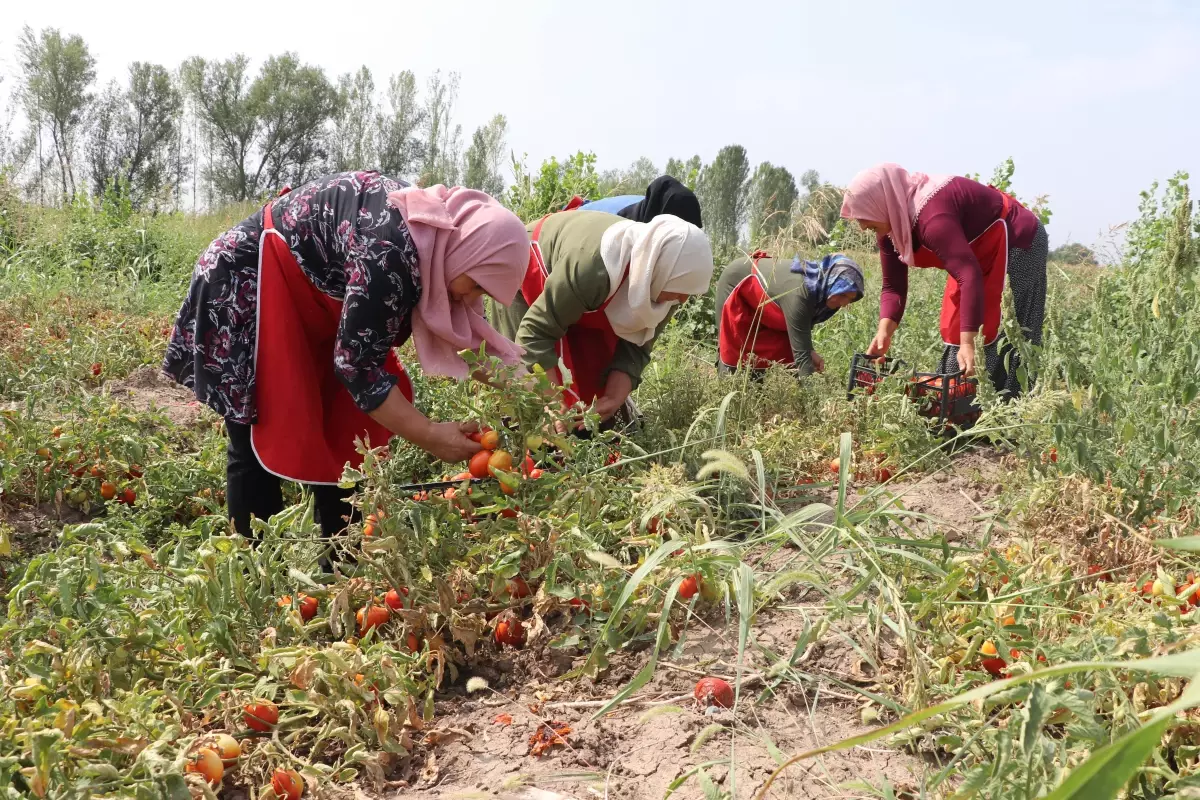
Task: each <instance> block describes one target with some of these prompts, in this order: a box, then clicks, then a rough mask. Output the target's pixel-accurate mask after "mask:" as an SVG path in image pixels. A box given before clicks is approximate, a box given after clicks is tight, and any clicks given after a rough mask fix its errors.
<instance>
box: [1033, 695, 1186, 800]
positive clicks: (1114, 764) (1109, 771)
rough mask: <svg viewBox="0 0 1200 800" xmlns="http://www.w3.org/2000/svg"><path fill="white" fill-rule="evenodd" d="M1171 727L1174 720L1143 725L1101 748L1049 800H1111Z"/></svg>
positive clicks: (1163, 718) (1160, 720)
mask: <svg viewBox="0 0 1200 800" xmlns="http://www.w3.org/2000/svg"><path fill="white" fill-rule="evenodd" d="M1169 724H1171V717H1170V716H1162V717H1160V718H1159V719H1158V720H1157V721H1155V722H1151V723H1150V724H1148V725H1143V726H1142V727H1140V728H1138V729H1137V730H1134V731H1131V732H1130V733H1127V734H1125V735H1124V736H1122V737H1121V738H1120V739H1117V740H1116V741H1115V742H1112V743H1110V744H1107V745H1105V746H1104V747H1101V748H1100V749H1099V750H1097V751H1096V752H1094V753H1092V755H1091V756H1090V757H1089V758H1088V760H1087V761H1085V762H1083V763H1082V764H1080V765H1079V766H1078V767H1076V768H1075V771H1074V772H1072V773H1071V774H1070V775H1069V776H1068V777H1067V779H1066V780H1065V781H1063V782H1062V783H1061V784H1059V786H1058V788H1057V789H1055V790H1054V791H1053V792H1051V793H1050V794H1048V795H1046V798H1045V800H1109V799H1110V798H1113V797H1116V796H1117V793H1118V792H1119V791H1121V788H1122V787H1123V786H1124V785H1125V784H1126V783H1128V782H1129V779H1130V778H1132V777H1133V776H1134V774H1136V773H1137V771H1138V769H1139V768H1141V766H1142V764H1143V763H1145V761H1146V758H1147V757H1148V756H1149V755H1150V753H1151V751H1153V750H1154V748H1155V747H1156V746H1157V745H1158V743H1159V740H1160V739H1161V738H1162V735H1163V731H1165V730H1166V729H1167V726H1168V725H1169Z"/></svg>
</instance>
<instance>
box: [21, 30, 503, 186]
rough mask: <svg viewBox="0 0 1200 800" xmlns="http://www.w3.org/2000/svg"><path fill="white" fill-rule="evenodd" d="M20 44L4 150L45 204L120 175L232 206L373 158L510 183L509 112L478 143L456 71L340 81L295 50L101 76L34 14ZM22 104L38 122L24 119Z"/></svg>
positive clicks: (72, 43) (435, 179)
mask: <svg viewBox="0 0 1200 800" xmlns="http://www.w3.org/2000/svg"><path fill="white" fill-rule="evenodd" d="M17 56H18V59H17V62H18V66H19V74H18V76H17V81H16V85H15V86H13V87H12V88H11V90H10V97H11V102H10V104H9V110H8V113H7V115H6V119H5V120H4V123H3V125H2V126H0V162H2V163H3V164H4V165H5V168H6V170H7V172H8V174H9V175H10V177H11V178H14V179H15V180H16V181H18V182H19V183H20V185H21V187H22V188H23V189H24V191H25V193H26V195H27V196H28V197H29V198H30V199H33V200H35V201H38V202H41V203H43V204H56V203H60V202H62V201H63V200H64V199H69V198H72V197H74V196H76V195H78V194H80V193H86V194H91V195H99V194H103V193H104V192H105V191H108V190H109V189H110V188H111V187H114V186H116V187H118V188H119V189H120V191H123V192H125V193H127V194H128V196H129V197H130V199H131V200H132V201H133V203H134V205H135V206H139V207H154V208H186V207H189V206H191V207H197V206H199V205H204V206H218V205H221V204H225V203H231V202H240V201H245V200H252V199H255V198H258V197H261V196H263V195H265V194H268V193H271V192H273V191H274V190H276V189H278V188H280V187H282V186H283V185H285V184H293V185H295V184H297V183H301V182H303V181H304V180H306V179H308V178H311V177H313V176H314V175H318V174H321V173H322V172H331V171H341V170H349V169H365V168H373V169H380V170H382V171H383V172H385V173H388V174H392V175H396V176H398V177H403V178H407V179H409V180H415V181H418V182H420V183H422V184H433V183H448V184H453V183H460V184H465V185H470V186H472V187H474V188H480V189H483V190H485V191H489V192H492V193H500V192H502V191H503V189H504V179H503V177H502V174H501V170H502V168H503V166H504V165H505V163H506V149H507V145H506V141H505V140H506V136H507V129H508V123H507V121H506V120H505V118H504V115H502V114H497V115H496V116H494V117H493V118H492V119H491V120H489V121H488V122H487V123H485V124H484V125H481V126H479V128H478V129H476V131H475V132H474V134H473V135H472V137H471V141H470V142H469V143H464V141H463V128H462V125H461V124H459V123H457V122H456V121H455V119H454V111H455V102H456V100H457V94H458V76H457V75H456V74H454V73H451V74H450V75H448V76H443V75H442V74H441V73H440V72H435V73H434V74H433V75H431V76H429V77H428V78H427V79H426V80H425V81H424V85H423V86H418V81H417V77H416V76H415V75H414V74H413V73H412V72H411V71H403V72H400V73H399V74H396V75H392V76H390V77H389V78H388V79H387V80H386V82H385V83H384V84H383V85H382V86H380V87H377V86H376V83H375V77H374V76H373V75H372V74H371V71H370V70H369V69H367V68H366V67H363V68H361V69H360V70H358V71H357V72H355V73H351V74H347V75H341V76H339V77H338V78H337V79H336V80H330V78H329V77H328V76H327V75H326V73H325V71H324V70H323V69H322V68H320V67H318V66H315V65H312V64H306V63H303V62H302V61H301V60H300V59H299V58H298V57H297V56H296V55H295V54H293V53H284V54H283V55H279V56H272V57H270V58H268V59H266V61H264V62H263V63H262V65H261V66H260V67H259V68H258V69H257V70H255V69H252V67H251V64H250V60H249V59H248V58H247V57H246V56H244V55H236V56H234V57H232V58H229V59H226V60H207V59H204V58H201V57H194V58H189V59H188V60H186V61H184V62H183V63H182V64H181V65H179V66H178V67H177V68H175V69H168V68H167V67H165V66H163V65H161V64H147V63H143V62H134V63H133V64H131V65H130V66H129V69H128V73H127V75H126V77H125V79H124V80H123V81H117V80H113V81H111V82H110V83H109V84H108V85H107V86H104V87H98V86H96V62H95V58H94V57H93V56H92V54H91V52H90V50H89V48H88V46H87V43H86V42H85V41H84V40H83V38H82V37H80V36H78V35H69V34H64V33H62V32H61V31H59V30H57V29H55V28H47V29H45V30H42V31H40V32H37V33H35V32H34V31H33V30H32V29H30V28H28V27H26V28H25V30H24V32H23V34H22V36H21V38H20V40H19V42H18V44H17ZM422 89H423V91H422ZM18 111H19V112H23V117H24V121H25V122H26V125H25V126H24V127H23V129H21V130H17V131H14V123H15V121H16V118H17V112H18Z"/></svg>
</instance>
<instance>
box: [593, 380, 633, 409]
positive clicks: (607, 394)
mask: <svg viewBox="0 0 1200 800" xmlns="http://www.w3.org/2000/svg"><path fill="white" fill-rule="evenodd" d="M632 391H633V378H631V377H629V376H628V375H626V374H625V373H624V372H621V371H619V370H615V369H614V370H612V371H611V372H609V373H608V380H607V381H606V382H605V385H604V394H603V395H601V396H600V397H597V398H596V413H597V414H599V415H600V419H603V420H606V419H609V418H610V417H611V416H612V415H613V414H616V413H617V411H618V410H620V408H621V406H623V405H625V401H626V400H628V399H629V393H630V392H632Z"/></svg>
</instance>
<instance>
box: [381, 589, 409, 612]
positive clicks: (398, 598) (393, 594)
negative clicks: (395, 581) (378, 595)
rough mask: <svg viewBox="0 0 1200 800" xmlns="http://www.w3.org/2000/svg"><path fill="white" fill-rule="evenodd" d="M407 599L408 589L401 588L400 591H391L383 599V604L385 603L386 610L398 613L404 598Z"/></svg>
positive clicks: (402, 606) (402, 605)
mask: <svg viewBox="0 0 1200 800" xmlns="http://www.w3.org/2000/svg"><path fill="white" fill-rule="evenodd" d="M406 597H408V587H407V586H401V587H400V591H396V590H395V589H392V590H391V591H389V592H388V593H387V594H386V595H384V597H383V602H385V603H387V606H388V608H390V609H392V610H393V611H399V610H400V609H402V608H404V598H406Z"/></svg>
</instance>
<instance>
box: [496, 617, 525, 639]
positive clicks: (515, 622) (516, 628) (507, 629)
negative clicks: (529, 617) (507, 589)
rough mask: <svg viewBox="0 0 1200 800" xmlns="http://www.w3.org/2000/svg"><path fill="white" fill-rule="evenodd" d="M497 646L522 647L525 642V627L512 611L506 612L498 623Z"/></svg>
mask: <svg viewBox="0 0 1200 800" xmlns="http://www.w3.org/2000/svg"><path fill="white" fill-rule="evenodd" d="M495 637H496V644H499V645H509V646H511V647H520V646H521V644H522V643H524V641H525V626H524V625H523V624H522V623H521V618H520V617H518V616H517V615H516V614H514V613H512V612H511V611H506V612H504V614H503V615H501V617H500V620H499V622H497V623H496V633H495Z"/></svg>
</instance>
